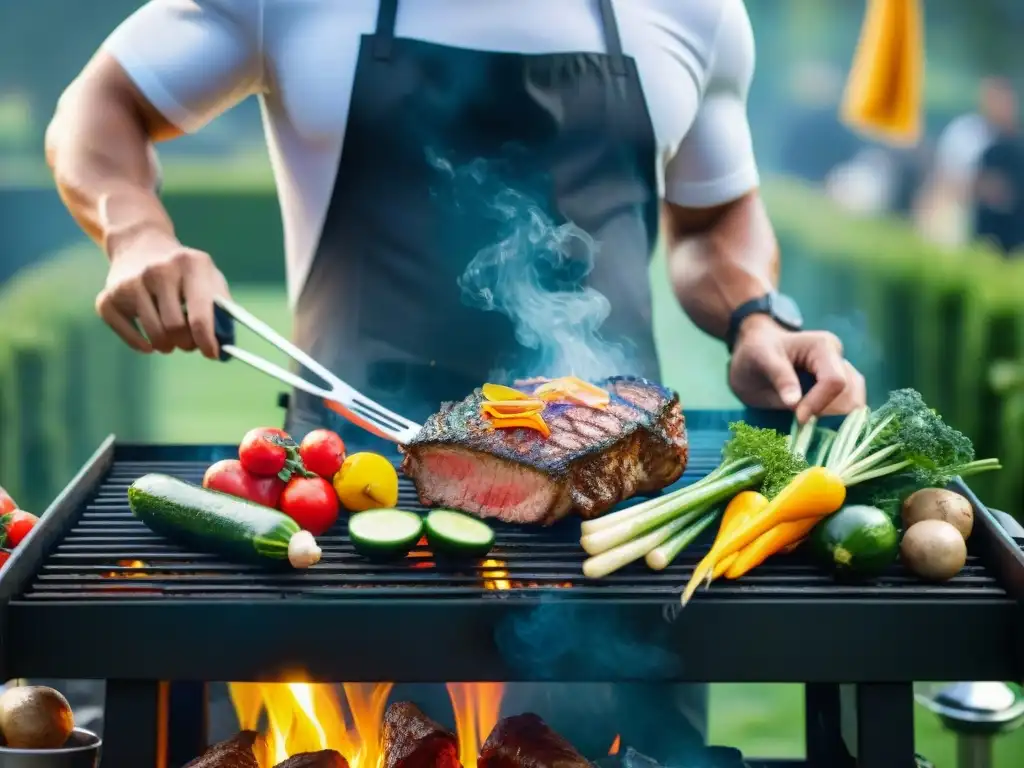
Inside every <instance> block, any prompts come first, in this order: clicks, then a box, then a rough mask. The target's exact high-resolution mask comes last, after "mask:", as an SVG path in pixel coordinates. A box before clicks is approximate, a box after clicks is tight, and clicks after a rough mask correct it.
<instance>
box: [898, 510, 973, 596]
mask: <svg viewBox="0 0 1024 768" xmlns="http://www.w3.org/2000/svg"><path fill="white" fill-rule="evenodd" d="M900 558H901V559H902V560H903V564H904V565H905V566H906V567H907V568H908V569H910V571H912V572H913V573H915V574H916V575H918V576H920V577H921V578H922V579H928V580H929V581H947V580H948V579H951V578H953V577H954V576H956V575H957V574H958V573H960V570H961V569H962V568H963V567H964V564H965V563H966V562H967V543H966V542H965V541H964V537H963V535H961V533H960V531H958V530H957V529H956V528H955V527H954V526H953V525H951V524H950V523H947V522H945V521H943V520H922V521H921V522H919V523H914V524H913V525H912V526H910V527H909V528H908V529H907V532H906V533H904V534H903V541H902V543H901V544H900Z"/></svg>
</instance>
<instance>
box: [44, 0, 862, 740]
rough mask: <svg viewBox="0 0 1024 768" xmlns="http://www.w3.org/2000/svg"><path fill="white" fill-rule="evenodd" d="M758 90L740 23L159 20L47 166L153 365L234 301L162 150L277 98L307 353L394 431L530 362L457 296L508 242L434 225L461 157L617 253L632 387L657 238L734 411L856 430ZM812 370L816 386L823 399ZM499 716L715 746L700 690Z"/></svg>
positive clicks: (386, 0)
mask: <svg viewBox="0 0 1024 768" xmlns="http://www.w3.org/2000/svg"><path fill="white" fill-rule="evenodd" d="M753 69H754V42H753V35H752V32H751V28H750V22H749V19H748V17H747V14H746V10H745V8H744V6H743V3H742V0H688V1H687V2H679V0H557V2H553V1H552V0H490V1H489V2H480V0H346V2H337V1H336V0H151V2H149V3H147V4H146V5H144V6H143V7H142V8H140V9H139V10H138V11H136V12H135V13H134V14H133V15H132V16H131V17H130V18H128V19H127V20H126V21H125V22H124V23H123V24H122V25H121V26H120V27H119V28H118V29H117V30H116V31H115V32H114V33H113V34H112V35H111V36H110V37H109V38H108V39H107V41H106V42H105V43H104V45H103V46H102V48H101V50H100V51H99V52H98V53H97V54H96V56H95V57H94V58H93V59H92V60H91V61H90V62H89V63H88V64H87V66H86V67H85V69H84V70H83V72H82V73H81V74H80V75H79V77H78V78H77V79H76V80H75V81H74V82H73V83H72V84H71V85H70V86H69V88H68V89H67V91H66V92H65V94H64V95H63V97H62V98H61V100H60V103H59V106H58V109H57V112H56V115H55V116H54V118H53V122H52V123H51V125H50V128H49V131H48V133H47V156H48V158H49V161H50V165H51V167H52V168H53V171H54V175H55V177H56V180H57V184H58V186H59V188H60V191H61V195H62V197H63V199H64V200H65V201H66V203H67V205H68V207H69V208H70V210H71V212H72V214H73V215H74V216H75V218H76V219H77V220H78V222H79V223H80V224H81V226H82V227H83V228H84V229H85V230H86V231H87V232H88V233H89V234H90V235H91V236H92V237H93V238H95V239H96V241H97V242H98V243H100V244H101V245H102V247H103V248H104V250H105V252H106V253H107V255H108V257H109V260H110V271H109V276H108V279H107V282H106V285H105V287H104V289H103V291H102V292H101V293H100V295H99V297H98V298H97V302H96V307H97V310H98V312H99V314H100V316H101V317H102V318H103V319H104V320H105V321H106V322H107V323H108V324H109V325H110V326H111V328H112V329H113V330H114V331H115V332H116V333H117V334H118V335H119V336H121V338H122V339H124V341H125V343H127V344H128V345H129V346H131V347H133V348H134V349H137V350H138V351H139V352H143V353H149V352H152V351H154V350H155V351H158V352H163V353H167V352H171V351H173V350H175V349H181V350H185V351H190V350H195V349H198V350H199V351H200V352H201V353H202V354H203V355H205V356H206V357H209V358H211V359H214V358H216V357H217V352H218V350H217V342H216V339H215V337H214V331H213V298H214V297H215V296H218V295H224V296H226V295H227V292H228V287H227V285H226V283H225V280H224V277H223V275H222V274H221V273H220V271H219V270H218V269H217V266H216V254H212V255H211V254H207V253H205V252H203V251H202V250H199V247H201V245H202V244H200V243H197V244H184V243H181V242H179V241H178V239H177V238H176V237H175V233H174V227H173V223H172V222H171V220H170V218H169V217H168V215H167V212H166V210H165V209H164V207H163V205H162V204H161V202H160V199H159V197H158V195H157V193H156V191H155V186H156V185H155V178H156V170H155V166H154V163H153V162H152V155H151V151H150V148H151V144H153V143H155V142H160V141H166V140H170V139H173V138H175V137H177V136H180V135H182V134H184V133H191V132H194V131H198V130H199V129H201V128H202V127H203V126H204V125H206V124H207V123H208V122H209V121H210V120H212V119H213V118H214V117H216V116H217V115H219V114H220V113H222V112H224V111H225V110H227V109H229V108H230V107H231V106H233V105H235V104H236V103H238V102H239V101H241V100H242V99H244V98H246V97H247V96H250V95H256V96H257V97H258V98H259V99H260V103H261V107H262V110H263V116H264V125H265V129H266V136H267V142H268V146H269V149H270V154H271V158H272V162H273V167H274V172H275V177H276V181H277V188H278V193H279V196H280V201H281V208H282V213H283V219H284V230H285V246H286V259H287V275H288V292H289V299H290V303H291V306H292V308H293V310H294V319H295V322H294V328H295V340H296V342H297V343H298V344H299V346H301V347H302V348H303V349H305V350H306V351H307V352H309V353H311V354H312V355H313V357H315V358H316V359H318V360H319V361H320V362H322V363H323V364H324V365H326V366H327V367H328V368H330V369H332V370H333V371H334V372H335V373H337V374H338V375H339V376H340V377H341V378H343V379H344V380H346V381H347V382H349V383H350V384H352V385H353V386H355V387H356V388H357V389H360V390H361V391H363V392H364V393H365V394H366V395H368V396H369V397H371V398H374V399H376V400H378V401H379V402H381V403H383V404H384V405H386V406H388V407H390V408H392V409H393V410H396V411H398V412H401V413H402V414H403V415H405V416H407V417H409V418H412V419H415V420H422V419H424V418H425V417H426V416H427V415H428V413H429V411H430V410H432V409H433V408H436V407H437V404H438V403H440V402H441V401H442V400H455V399H460V398H462V397H463V396H465V395H466V394H467V393H468V392H469V391H471V390H472V389H473V388H474V387H475V386H478V385H479V384H480V383H481V382H483V381H484V380H486V378H487V376H488V374H489V373H490V372H491V371H492V370H493V369H494V368H495V367H496V366H497V365H498V364H499V362H500V361H504V360H505V359H507V356H508V354H509V353H510V352H511V353H514V352H515V351H516V350H517V348H518V343H517V340H516V338H515V332H514V324H513V321H512V319H510V318H507V317H504V316H502V315H500V314H499V313H494V312H490V313H488V312H484V311H481V309H480V308H479V307H477V306H470V305H469V304H467V303H466V302H463V301H462V300H461V295H460V291H459V287H458V281H459V277H460V276H461V275H462V274H463V272H464V270H465V269H466V266H467V264H468V263H469V261H470V260H471V259H472V257H473V256H474V255H475V254H476V253H478V252H479V251H480V250H481V249H483V248H486V247H488V246H489V245H492V244H494V243H495V242H497V241H498V240H500V232H499V229H498V227H499V225H500V222H498V221H496V220H493V219H490V218H487V217H477V218H472V219H471V220H467V217H466V216H464V215H463V213H460V211H463V212H464V209H463V208H460V207H459V206H446V205H442V204H439V203H438V200H437V196H436V193H437V189H438V187H439V185H441V186H443V176H442V175H439V169H438V165H439V164H438V162H437V158H438V157H439V156H440V157H442V158H444V159H445V161H446V162H449V163H455V164H458V163H463V162H464V163H472V162H473V161H476V160H483V161H486V162H487V163H488V164H490V165H489V167H497V168H503V169H505V170H504V171H503V172H504V173H505V174H506V175H504V176H502V182H503V184H504V185H505V186H507V187H509V188H511V189H513V190H515V189H516V187H517V184H522V185H524V186H529V189H521V190H518V191H521V192H523V193H524V194H528V195H530V196H531V198H532V199H535V200H537V201H539V202H538V205H540V206H541V207H542V208H543V209H544V211H545V213H546V215H548V216H550V217H551V218H552V219H553V220H554V221H556V222H572V223H573V224H574V225H576V226H577V227H579V228H580V229H581V230H582V231H583V232H585V233H586V235H587V236H588V237H589V238H592V239H593V241H594V242H595V243H596V244H597V245H598V246H599V248H598V250H597V255H596V257H595V263H594V267H593V269H592V270H591V271H590V272H589V274H588V275H587V276H586V277H585V278H583V282H585V283H586V285H588V286H589V287H592V288H594V289H596V290H597V291H599V292H600V293H601V294H603V295H604V296H605V297H607V299H608V300H609V303H610V314H609V316H608V318H607V320H606V321H605V323H604V324H603V325H602V327H601V333H602V335H603V336H604V337H605V338H607V339H608V340H609V341H611V342H613V343H620V342H621V343H623V344H628V346H629V349H630V350H631V355H630V357H631V366H632V370H624V371H620V372H619V373H624V374H636V375H641V376H645V377H648V378H653V379H657V378H658V377H659V364H658V358H657V354H656V351H655V344H654V337H653V334H652V329H651V297H650V287H649V283H648V280H649V277H648V264H649V260H650V258H651V255H652V252H653V251H654V248H655V243H656V241H657V239H658V235H659V222H660V223H661V224H663V225H664V227H665V232H666V234H667V258H668V264H669V275H668V278H669V279H670V280H671V281H672V285H673V288H674V289H675V293H676V295H677V296H678V298H679V301H680V303H681V305H682V307H683V308H684V310H685V311H686V312H687V314H688V315H689V316H690V317H691V318H692V320H693V321H694V322H695V323H696V324H697V325H698V326H699V327H700V328H701V329H703V330H704V331H706V332H707V333H709V334H711V335H713V336H715V337H717V338H719V339H722V340H723V342H724V343H726V344H727V345H728V347H729V349H730V350H731V352H732V357H731V361H730V364H729V369H728V381H729V385H730V386H731V388H732V390H733V391H734V392H735V393H736V395H737V396H738V397H739V398H740V399H741V400H742V401H743V402H745V403H747V404H748V405H751V406H757V407H765V408H780V407H785V408H791V409H795V411H796V414H797V417H798V418H800V419H801V420H806V419H807V418H808V417H810V416H811V415H813V414H825V413H844V412H847V411H849V410H850V409H852V408H853V407H856V406H859V405H861V404H863V403H864V400H865V386H864V380H863V378H862V377H861V375H860V374H859V373H858V372H857V371H856V370H855V369H854V368H853V367H852V366H851V365H850V364H849V363H848V362H847V361H846V360H845V359H844V358H843V352H842V348H841V345H840V343H839V341H838V340H837V339H836V338H835V337H834V336H833V335H831V334H828V333H822V332H818V331H809V330H803V329H802V328H801V320H800V315H799V312H798V311H797V310H796V307H795V305H794V304H793V303H792V302H791V301H790V300H788V299H786V298H785V297H784V296H782V295H780V294H778V293H777V291H776V283H777V279H778V271H779V254H778V247H777V245H776V242H775V238H774V235H773V232H772V227H771V224H770V223H769V221H768V218H767V216H766V214H765V210H764V206H763V204H762V202H761V199H760V197H759V195H758V190H757V187H758V173H757V168H756V165H755V161H754V156H753V152H752V148H751V138H750V129H749V126H748V124H747V120H746V110H745V102H746V96H747V89H748V87H749V85H750V81H751V77H752V75H753ZM512 148H514V154H510V152H512V151H513V149H512ZM538 180H541V181H539V182H538ZM193 245H195V246H197V247H193ZM254 258H256V256H255V255H254ZM679 352H680V353H684V352H685V350H679ZM798 370H799V371H806V372H807V373H809V374H811V375H812V376H813V377H814V379H815V383H814V385H813V386H812V387H811V388H810V389H809V391H808V392H807V393H806V394H803V393H802V391H801V385H800V382H799V380H798V376H797V371H798ZM287 422H288V428H289V430H290V431H291V433H292V434H293V435H294V436H295V437H296V438H301V436H302V435H303V434H304V433H305V432H306V431H308V430H310V429H312V428H314V427H317V426H322V425H324V424H330V425H331V426H334V427H335V428H340V425H337V424H336V423H335V422H333V421H332V420H331V417H330V416H329V415H328V414H327V413H326V412H325V410H324V408H323V406H322V405H321V404H320V403H319V402H316V401H315V399H313V398H311V397H307V396H305V395H303V394H301V393H296V394H294V395H293V396H292V398H291V402H290V407H289V413H288V418H287ZM344 434H345V437H346V440H347V441H349V440H358V439H359V436H357V435H354V434H353V433H352V432H350V431H346V432H344ZM580 641H581V642H583V643H600V642H601V638H581V639H580ZM442 695H443V694H442ZM505 709H506V711H508V712H522V711H527V710H529V711H535V712H537V713H538V714H540V715H541V716H542V717H544V718H545V719H547V720H548V721H549V722H550V723H551V725H552V726H553V727H555V728H556V729H557V730H559V731H561V732H562V733H563V734H564V735H565V736H566V737H567V738H568V739H570V740H571V741H573V742H574V743H575V744H576V745H577V747H578V748H579V749H580V750H581V751H583V752H585V753H588V754H594V755H596V754H600V753H601V752H602V751H604V750H607V747H608V744H609V743H610V741H611V737H612V736H614V735H615V734H616V733H618V732H621V733H622V739H623V741H624V742H625V743H628V744H632V745H634V746H636V747H637V748H638V749H640V750H641V751H647V752H649V753H651V754H652V755H653V756H654V757H660V758H662V759H668V758H679V757H680V756H681V754H682V753H683V752H685V750H686V749H687V746H688V745H690V744H696V743H698V742H699V732H700V731H702V730H703V727H704V720H705V715H704V709H705V706H704V701H703V699H702V695H701V694H700V692H699V691H697V693H696V695H694V690H693V689H688V688H683V689H679V688H669V687H653V686H643V685H630V686H607V685H591V684H587V685H585V686H584V685H579V686H572V685H570V686H556V685H553V684H552V685H513V686H510V688H509V690H508V693H507V695H506V706H505ZM437 716H438V717H441V718H442V719H446V720H447V719H449V718H447V717H445V715H444V714H443V713H439V714H437ZM684 720H686V721H689V722H690V723H691V725H692V728H691V729H687V728H686V727H684V726H683V721H684Z"/></svg>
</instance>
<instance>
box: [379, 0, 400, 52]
mask: <svg viewBox="0 0 1024 768" xmlns="http://www.w3.org/2000/svg"><path fill="white" fill-rule="evenodd" d="M397 18H398V0H380V4H379V5H378V6H377V31H376V32H375V33H374V35H373V55H374V57H375V58H377V59H381V60H385V59H389V58H390V57H391V44H392V43H393V42H394V41H395V20H396V19H397Z"/></svg>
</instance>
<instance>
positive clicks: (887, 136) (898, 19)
mask: <svg viewBox="0 0 1024 768" xmlns="http://www.w3.org/2000/svg"><path fill="white" fill-rule="evenodd" d="M867 3H868V7H867V13H866V15H865V17H864V25H863V26H862V28H861V33H860V40H859V42H858V43H857V52H856V54H855V55H854V60H853V68H852V69H851V71H850V76H849V79H848V80H847V82H846V91H845V93H844V94H843V103H842V109H841V117H842V119H843V122H845V123H846V124H847V125H848V126H850V127H851V128H853V129H855V130H858V131H861V132H863V133H866V134H868V135H870V136H872V137H873V138H876V139H878V140H880V141H885V142H887V143H890V144H895V145H900V146H908V145H913V144H915V143H917V141H918V140H919V139H920V137H921V130H922V126H921V124H922V111H923V109H924V63H925V62H924V8H923V0H867Z"/></svg>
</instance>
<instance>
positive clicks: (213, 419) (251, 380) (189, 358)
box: [150, 264, 1024, 768]
mask: <svg viewBox="0 0 1024 768" xmlns="http://www.w3.org/2000/svg"><path fill="white" fill-rule="evenodd" d="M655 268H656V269H658V270H661V269H663V266H662V265H660V264H656V266H655ZM656 274H659V275H660V274H663V272H660V271H659V272H657V273H656ZM655 284H656V285H659V281H655ZM235 299H236V300H237V301H239V302H240V303H241V304H242V305H243V306H245V307H246V308H247V309H249V310H250V311H252V312H253V313H255V314H256V315H257V316H258V317H260V318H262V319H263V320H265V321H266V322H268V323H270V324H271V325H272V326H274V327H275V328H276V329H278V330H279V331H282V332H287V331H288V328H289V325H290V323H289V319H288V312H287V308H286V306H285V303H284V296H283V293H282V292H281V291H277V290H266V289H256V290H254V289H236V291H235ZM656 300H657V306H656V312H655V318H656V324H657V333H658V340H659V344H660V347H661V351H662V361H663V365H664V369H665V378H666V381H667V383H669V384H671V385H672V386H674V387H675V388H676V389H678V390H679V392H680V394H681V396H682V399H683V402H684V404H685V405H686V406H687V407H690V408H716V407H717V408H721V407H730V406H731V405H732V404H733V403H734V400H733V399H732V397H731V395H729V393H728V391H727V390H726V388H725V380H724V373H725V365H726V356H725V353H724V350H723V349H722V348H721V345H719V344H718V343H716V342H714V341H711V340H709V339H707V338H705V337H704V336H702V335H701V334H700V333H699V332H698V331H696V330H695V329H694V328H693V326H692V325H690V324H689V323H688V322H687V321H686V320H685V318H684V317H683V316H682V313H681V312H680V311H679V310H678V308H677V307H676V306H675V304H674V303H673V301H672V299H671V297H670V296H669V292H668V289H667V288H665V287H664V285H663V284H662V285H659V290H657V291H656ZM239 341H240V342H241V343H242V344H244V345H247V346H249V347H250V348H252V349H254V350H257V349H258V350H260V351H267V352H273V350H269V348H267V347H266V346H265V345H262V344H261V343H260V342H259V341H258V339H256V338H255V337H253V336H252V335H251V334H249V333H248V332H247V331H245V330H244V329H240V331H239ZM268 357H269V358H270V359H273V360H277V361H280V362H284V361H283V360H281V359H280V356H275V355H273V354H268ZM154 363H155V366H156V370H155V371H154V374H155V375H154V382H155V384H154V386H155V387H156V388H157V390H158V391H157V392H155V393H154V395H155V397H154V398H153V402H154V403H160V404H161V408H160V409H159V412H158V414H157V415H156V421H155V426H154V433H153V434H152V435H150V438H151V439H153V440H155V441H159V442H163V443H176V442H180V443H197V442H223V443H230V442H235V441H237V440H239V439H240V438H241V436H242V435H243V434H244V433H245V431H246V430H248V429H249V428H251V427H253V426H256V425H259V424H264V423H265V424H278V423H280V422H281V421H282V419H283V413H282V412H281V411H280V410H279V409H278V408H277V407H276V396H277V393H278V392H279V391H281V387H280V386H279V385H278V384H277V383H276V382H274V381H272V380H271V379H269V378H267V377H265V376H263V375H261V374H259V373H257V372H256V371H253V370H251V369H249V368H248V367H247V366H244V365H242V364H240V363H229V364H219V363H213V362H209V361H207V360H205V359H203V358H201V357H199V356H198V355H174V356H168V357H161V358H156V359H155V360H154ZM803 738H804V735H803V692H802V688H801V687H800V686H797V685H732V684H730V685H717V686H714V687H713V688H712V696H711V740H712V743H715V744H724V745H731V746H735V747H737V748H739V749H741V750H743V752H744V753H745V754H748V755H751V756H758V757H798V756H800V755H802V753H803ZM917 744H918V750H919V751H920V752H921V753H922V754H924V755H925V756H927V757H928V758H929V759H931V760H932V761H933V762H934V763H935V765H936V766H937V767H938V768H952V767H953V766H954V765H955V755H956V752H955V742H954V739H953V737H952V736H950V735H949V734H947V733H945V732H944V731H943V730H942V728H941V726H940V724H939V722H938V720H937V718H935V717H934V716H933V715H932V714H931V713H929V712H926V711H923V710H921V709H920V708H918V713H917ZM1012 754H1017V758H1012ZM1022 754H1024V731H1019V732H1018V733H1017V734H1016V735H1014V736H1012V737H1005V738H1003V739H1001V740H1000V742H999V743H998V747H997V759H996V763H995V765H996V766H997V768H1014V767H1015V766H1019V765H1020V764H1021V757H1020V756H1021V755H1022Z"/></svg>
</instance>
